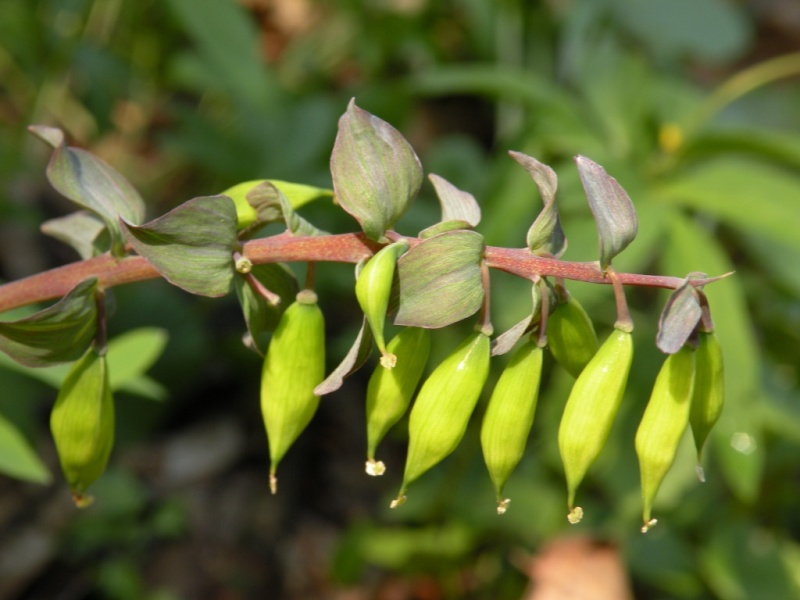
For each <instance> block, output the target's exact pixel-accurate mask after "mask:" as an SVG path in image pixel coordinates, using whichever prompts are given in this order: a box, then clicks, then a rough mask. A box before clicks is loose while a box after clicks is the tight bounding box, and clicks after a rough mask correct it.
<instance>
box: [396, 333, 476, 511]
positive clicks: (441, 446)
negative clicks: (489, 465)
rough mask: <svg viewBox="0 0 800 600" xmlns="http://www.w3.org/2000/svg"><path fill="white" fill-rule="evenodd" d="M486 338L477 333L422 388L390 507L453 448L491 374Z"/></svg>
mask: <svg viewBox="0 0 800 600" xmlns="http://www.w3.org/2000/svg"><path fill="white" fill-rule="evenodd" d="M489 355H490V348H489V336H488V335H486V334H484V333H481V332H475V333H473V334H472V335H470V336H469V337H468V338H467V339H466V340H464V341H463V342H462V343H461V345H459V346H458V347H457V348H456V349H455V350H453V352H452V353H451V354H450V355H449V356H448V357H447V358H445V359H444V360H443V361H442V362H441V363H440V364H439V366H437V367H436V369H434V371H433V373H431V375H430V376H429V377H428V379H426V380H425V383H424V384H422V389H421V390H420V392H419V394H418V395H417V400H416V402H415V403H414V407H413V408H412V409H411V416H410V417H409V423H408V437H409V440H408V456H407V457H406V468H405V473H404V475H403V485H402V488H401V490H400V494H398V496H397V499H395V500H393V501H392V504H391V507H392V508H394V507H396V506H399V505H400V504H402V503H403V502H405V499H406V497H405V492H406V489H407V488H408V486H409V484H411V483H412V482H413V481H415V480H416V479H417V478H419V476H420V475H422V474H423V473H425V471H427V470H428V469H430V468H431V467H433V466H434V465H436V464H438V463H439V462H440V461H442V460H443V459H444V458H445V457H446V456H447V455H448V454H450V453H451V452H452V451H453V450H455V449H456V446H458V443H459V442H460V441H461V438H462V437H464V432H465V431H466V429H467V424H468V423H469V418H470V416H471V415H472V412H473V411H474V410H475V405H476V404H477V402H478V398H479V397H480V395H481V390H482V389H483V385H484V384H485V383H486V377H487V376H488V374H489Z"/></svg>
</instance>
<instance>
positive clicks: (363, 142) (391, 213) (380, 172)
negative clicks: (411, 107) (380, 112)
mask: <svg viewBox="0 0 800 600" xmlns="http://www.w3.org/2000/svg"><path fill="white" fill-rule="evenodd" d="M331 175H332V177H333V188H334V190H335V192H336V200H337V202H338V203H339V205H340V206H341V207H342V208H343V209H344V210H345V211H347V212H348V213H349V214H351V215H352V216H353V217H354V218H355V219H356V221H358V222H359V224H360V225H361V228H362V229H363V230H364V233H366V234H367V237H369V238H370V239H373V240H379V239H380V238H381V237H382V236H383V234H384V232H385V231H386V230H387V229H389V228H391V227H392V225H393V224H394V223H395V221H397V219H399V218H400V217H401V216H402V215H403V213H405V212H406V210H407V209H408V207H409V206H410V204H411V201H412V200H413V199H414V197H415V196H416V195H417V192H418V191H419V188H420V186H421V185H422V165H421V164H420V162H419V158H417V155H416V154H415V153H414V150H413V149H412V148H411V146H410V145H409V144H408V142H407V141H406V140H405V138H404V137H403V136H402V135H401V134H400V132H399V131H397V130H396V129H395V128H394V127H392V126H391V125H389V124H388V123H387V122H386V121H383V120H381V119H379V118H378V117H375V116H373V115H371V114H369V113H368V112H366V111H364V110H361V109H360V108H358V107H357V106H356V104H355V100H351V101H350V104H349V105H348V107H347V112H345V114H344V115H343V116H342V117H341V119H339V132H338V134H337V135H336V142H335V144H334V146H333V153H332V154H331Z"/></svg>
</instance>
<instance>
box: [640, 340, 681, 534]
mask: <svg viewBox="0 0 800 600" xmlns="http://www.w3.org/2000/svg"><path fill="white" fill-rule="evenodd" d="M694 374H695V353H694V350H692V349H691V348H689V347H688V346H683V347H682V348H681V349H680V350H678V351H677V352H676V353H675V354H670V355H669V356H668V357H667V360H666V361H665V362H664V365H663V366H662V367H661V370H660V371H659V372H658V377H657V378H656V382H655V385H654V386H653V392H652V394H651V395H650V401H649V402H648V403H647V408H646V409H645V411H644V415H643V416H642V421H641V423H639V429H637V431H636V455H637V456H638V457H639V470H640V472H641V477H642V503H643V505H644V510H643V513H642V519H643V521H644V526H643V527H642V533H644V532H646V531H647V530H648V529H649V528H650V527H652V526H653V525H655V523H656V520H655V519H651V518H650V513H651V510H652V506H653V500H654V499H655V497H656V492H657V491H658V488H659V486H660V485H661V482H662V481H663V480H664V476H665V475H666V474H667V471H669V468H670V467H671V466H672V463H673V462H674V461H675V453H676V452H677V450H678V445H679V444H680V442H681V437H682V436H683V433H684V432H685V431H686V426H687V425H688V423H689V410H690V407H691V403H692V393H693V389H694Z"/></svg>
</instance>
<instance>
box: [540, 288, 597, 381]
mask: <svg viewBox="0 0 800 600" xmlns="http://www.w3.org/2000/svg"><path fill="white" fill-rule="evenodd" d="M546 333H547V344H548V347H549V348H550V352H552V354H553V357H554V358H555V359H556V360H557V361H558V363H559V364H560V365H561V366H562V367H564V368H565V369H566V370H567V371H568V372H569V373H570V374H571V375H572V376H573V377H577V376H578V375H580V374H581V371H583V369H584V367H585V366H586V365H587V364H589V361H590V360H591V359H592V357H593V356H594V354H595V352H597V348H598V345H599V344H598V342H597V334H596V333H595V331H594V325H592V320H591V319H590V318H589V315H588V314H586V311H585V310H584V309H583V306H581V304H580V303H579V302H578V301H577V300H576V299H575V298H574V297H573V296H569V297H568V298H567V300H566V302H563V303H561V304H559V305H558V306H557V308H556V310H555V311H553V313H552V314H551V315H550V316H549V318H548V319H547V332H546Z"/></svg>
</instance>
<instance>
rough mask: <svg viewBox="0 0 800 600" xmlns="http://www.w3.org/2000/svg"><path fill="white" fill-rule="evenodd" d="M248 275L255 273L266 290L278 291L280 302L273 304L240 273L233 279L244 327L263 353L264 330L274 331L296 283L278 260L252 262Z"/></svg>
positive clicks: (296, 288) (266, 331) (291, 296)
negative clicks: (254, 263) (276, 261)
mask: <svg viewBox="0 0 800 600" xmlns="http://www.w3.org/2000/svg"><path fill="white" fill-rule="evenodd" d="M250 275H251V276H253V277H255V278H256V279H257V280H258V281H259V282H260V283H261V284H262V285H263V286H264V287H265V288H267V289H268V290H269V291H270V292H273V293H275V294H278V296H280V299H281V303H280V304H279V305H278V306H273V305H271V304H269V303H268V302H267V300H266V299H265V298H264V296H262V295H261V294H259V293H257V292H256V291H255V290H254V289H253V287H252V286H251V285H250V284H249V283H248V282H247V279H246V278H245V277H244V276H242V275H241V274H239V275H237V276H236V277H234V279H233V285H234V288H235V289H236V295H237V297H238V298H239V304H240V305H241V307H242V313H243V314H244V320H245V323H247V331H248V332H249V333H250V337H251V339H252V340H253V344H254V345H255V347H256V349H257V350H258V351H259V352H260V353H261V354H262V355H263V354H264V353H265V352H266V351H267V345H268V341H269V340H268V339H267V333H269V332H271V331H274V330H275V328H276V327H277V326H278V321H279V320H280V316H281V315H282V314H283V311H284V310H285V309H286V307H287V306H289V305H290V304H291V303H292V301H293V300H294V298H295V296H296V295H297V292H298V291H299V290H298V286H297V280H296V279H295V277H294V274H293V273H292V272H291V271H290V270H289V269H288V268H287V267H286V266H285V265H282V264H280V263H266V264H263V265H253V269H252V270H251V271H250Z"/></svg>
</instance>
